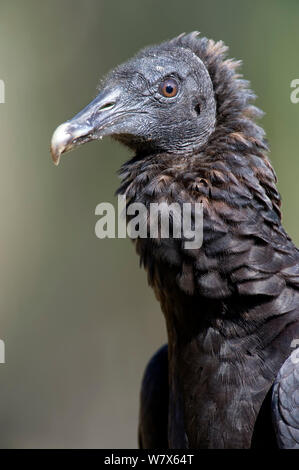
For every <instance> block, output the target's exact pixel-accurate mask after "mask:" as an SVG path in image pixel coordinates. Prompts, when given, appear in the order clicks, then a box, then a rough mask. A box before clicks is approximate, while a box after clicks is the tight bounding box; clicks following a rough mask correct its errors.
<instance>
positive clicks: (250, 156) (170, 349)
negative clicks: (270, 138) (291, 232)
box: [51, 33, 299, 449]
mask: <svg viewBox="0 0 299 470" xmlns="http://www.w3.org/2000/svg"><path fill="white" fill-rule="evenodd" d="M226 54H227V48H226V47H225V46H224V44H223V43H222V42H221V41H220V42H214V41H213V40H209V39H207V38H205V37H201V36H200V35H199V33H191V34H182V35H180V36H178V37H176V38H174V39H172V40H170V41H167V42H164V43H162V44H160V45H158V46H153V47H148V48H146V49H144V50H142V51H141V52H139V53H138V54H137V55H136V56H135V57H134V58H133V59H131V60H129V61H128V62H126V63H125V64H123V65H120V66H119V67H117V68H116V69H115V70H114V71H112V72H111V73H110V74H109V75H108V76H107V78H106V79H105V80H104V81H103V82H102V84H101V88H100V91H99V94H98V96H97V97H96V98H95V99H94V100H93V101H92V102H91V103H90V104H89V105H88V106H87V107H86V108H84V109H83V110H82V111H81V112H80V113H79V114H77V115H76V116H75V117H74V118H73V119H71V120H69V121H67V122H66V123H64V124H62V125H61V126H59V128H58V129H57V130H56V131H55V133H54V135H53V138H52V144H51V151H52V156H53V159H54V162H55V163H56V164H57V163H58V162H59V158H60V155H61V154H62V153H63V152H66V151H69V150H71V149H73V148H74V147H76V146H78V145H80V144H82V143H85V142H88V141H90V140H94V139H100V138H102V137H103V136H113V137H114V138H115V139H117V140H118V141H120V142H122V143H123V144H125V145H126V146H128V147H129V148H131V149H133V151H134V156H133V158H131V159H130V160H129V161H128V162H126V163H125V164H124V165H123V167H122V169H121V171H120V176H121V178H122V182H121V186H120V188H119V190H118V193H119V194H121V195H126V198H127V201H128V204H131V203H132V202H141V203H143V204H144V205H145V206H146V207H149V205H150V204H151V203H157V202H159V203H160V202H166V203H167V204H171V203H178V204H179V205H180V206H181V205H182V204H184V203H186V202H190V203H192V204H193V203H196V202H198V201H200V202H201V203H202V206H203V244H202V246H201V248H196V249H186V247H185V245H184V240H183V238H182V237H181V238H180V237H174V236H172V237H170V238H168V239H167V238H165V239H164V238H162V237H159V236H157V237H156V238H155V237H154V238H149V237H144V238H141V237H139V238H137V239H135V240H134V243H135V245H136V249H137V252H138V254H139V256H140V258H141V262H142V264H143V265H144V267H145V269H146V270H147V273H148V279H149V284H150V285H151V286H152V287H153V289H154V292H155V294H156V296H157V299H158V300H159V302H160V304H161V308H162V311H163V314H164V316H165V320H166V326H167V335H168V345H166V346H164V347H163V348H162V349H161V350H159V351H158V352H157V353H156V355H155V356H154V357H153V358H152V360H151V361H150V363H149V365H148V366H147V368H146V371H145V375H144V378H143V383H142V391H141V405H140V423H139V444H140V447H141V448H175V449H186V448H191V449H204V448H215V449H216V448H255V447H260V448H266V447H268V448H275V447H282V448H299V358H298V359H297V357H296V354H295V353H296V347H298V342H299V341H297V339H299V252H298V250H297V248H296V247H295V246H294V244H293V243H292V241H291V239H290V237H289V236H288V234H287V233H286V232H285V230H284V229H283V227H282V224H281V210H280V206H281V199H280V195H279V193H278V190H277V188H276V176H275V173H274V170H273V168H272V166H271V164H270V161H269V159H268V155H267V154H268V152H269V149H268V145H267V142H266V140H265V134H264V131H263V129H262V128H261V127H259V126H258V125H257V123H256V120H257V119H258V118H259V117H261V115H262V113H261V111H260V110H259V109H258V108H257V107H255V106H254V105H253V100H254V99H255V95H254V94H253V93H252V91H251V90H250V89H249V84H248V82H247V81H246V80H244V79H243V78H242V76H241V75H240V74H239V73H238V71H237V69H238V67H239V65H240V62H237V61H235V60H231V59H228V58H227V56H226ZM170 218H171V217H170ZM171 220H173V219H171ZM148 223H149V224H150V223H151V222H148Z"/></svg>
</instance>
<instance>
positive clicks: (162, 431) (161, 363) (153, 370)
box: [138, 345, 168, 449]
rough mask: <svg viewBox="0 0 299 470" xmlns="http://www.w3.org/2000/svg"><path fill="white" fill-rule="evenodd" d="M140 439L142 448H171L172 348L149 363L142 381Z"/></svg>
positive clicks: (157, 354)
mask: <svg viewBox="0 0 299 470" xmlns="http://www.w3.org/2000/svg"><path fill="white" fill-rule="evenodd" d="M138 439H139V448H140V449H167V448H168V347H167V345H165V346H163V347H162V348H160V349H159V350H158V351H157V352H156V354H155V355H154V356H153V357H152V359H151V360H150V362H149V363H148V365H147V367H146V369H145V373H144V376H143V380H142V386H141V396H140V412H139V429H138Z"/></svg>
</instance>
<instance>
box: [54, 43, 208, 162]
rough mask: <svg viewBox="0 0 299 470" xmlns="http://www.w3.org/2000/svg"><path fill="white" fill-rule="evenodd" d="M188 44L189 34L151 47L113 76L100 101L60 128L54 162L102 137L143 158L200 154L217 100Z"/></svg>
mask: <svg viewBox="0 0 299 470" xmlns="http://www.w3.org/2000/svg"><path fill="white" fill-rule="evenodd" d="M186 38H187V40H186ZM189 43H190V35H189V36H183V37H179V38H176V39H174V40H172V41H168V42H165V43H163V44H161V45H159V46H154V47H148V48H146V49H144V50H142V51H141V52H140V53H139V54H138V55H137V56H136V57H134V58H133V59H131V60H129V61H128V62H126V63H125V64H122V65H120V66H119V67H117V68H116V69H115V70H113V71H112V72H111V73H109V75H108V76H107V77H106V79H105V80H104V81H103V83H102V85H101V87H100V90H99V94H98V95H97V97H96V98H95V99H94V100H93V101H92V102H91V103H90V104H89V105H87V106H86V107H85V108H84V109H83V110H82V111H81V112H79V113H78V114H77V115H76V116H75V117H74V118H73V119H70V120H69V121H67V122H66V123H64V124H62V125H60V126H59V127H58V128H57V129H56V131H55V133H54V135H53V138H52V145H51V151H52V156H53V160H54V162H55V163H56V164H58V162H59V159H60V156H61V154H62V153H64V152H67V151H70V150H72V149H73V148H75V147H76V146H78V145H80V144H82V143H85V142H88V141H90V140H97V139H102V137H104V136H112V137H114V138H115V139H117V140H119V141H121V142H122V143H124V144H126V145H127V146H129V147H130V148H132V149H134V150H135V151H137V152H138V151H141V152H142V153H143V154H146V153H151V154H153V153H155V152H168V153H176V154H178V153H182V152H183V153H184V154H185V155H186V154H188V153H193V152H194V151H196V150H198V149H200V148H201V147H202V145H203V144H205V143H206V142H207V140H208V138H209V136H210V135H211V133H212V132H213V131H214V129H215V121H216V101H215V97H214V88H213V84H212V80H211V77H210V75H209V73H208V70H207V68H206V66H205V65H204V63H203V61H202V60H201V59H200V58H199V56H198V54H196V53H195V52H194V51H193V50H192V48H190V44H189Z"/></svg>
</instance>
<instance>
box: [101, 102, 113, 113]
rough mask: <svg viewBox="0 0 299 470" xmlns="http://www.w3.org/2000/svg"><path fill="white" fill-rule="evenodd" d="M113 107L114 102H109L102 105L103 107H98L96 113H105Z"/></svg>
mask: <svg viewBox="0 0 299 470" xmlns="http://www.w3.org/2000/svg"><path fill="white" fill-rule="evenodd" d="M114 105H115V101H109V103H105V104H103V106H100V108H99V109H98V111H107V110H108V109H111V108H113V106H114Z"/></svg>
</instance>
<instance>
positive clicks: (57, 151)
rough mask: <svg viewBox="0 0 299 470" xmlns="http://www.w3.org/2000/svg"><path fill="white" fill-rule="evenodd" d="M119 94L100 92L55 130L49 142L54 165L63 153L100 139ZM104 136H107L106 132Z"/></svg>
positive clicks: (115, 92) (110, 117)
mask: <svg viewBox="0 0 299 470" xmlns="http://www.w3.org/2000/svg"><path fill="white" fill-rule="evenodd" d="M118 96H119V92H118V91H117V90H116V91H113V92H112V93H111V92H107V91H103V92H101V93H100V94H99V95H98V96H97V97H96V98H95V99H94V100H93V101H92V102H91V103H90V104H89V105H87V106H86V108H84V109H83V110H82V111H80V112H79V113H78V114H77V115H76V116H75V117H74V118H73V119H70V120H69V121H66V122H64V123H63V124H61V125H60V126H58V127H57V129H56V130H55V132H54V134H53V136H52V140H51V154H52V159H53V162H54V163H55V165H58V164H59V161H60V157H61V155H62V154H63V153H66V152H69V151H70V150H73V149H74V148H75V147H77V146H78V145H81V144H84V143H86V142H89V141H90V140H94V139H101V138H102V136H103V130H104V129H105V128H106V127H107V126H108V125H109V122H110V121H111V119H112V116H113V115H112V113H111V112H110V110H112V109H114V108H115V107H116V102H117V97H118ZM105 135H109V134H108V133H107V132H106V134H105Z"/></svg>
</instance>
